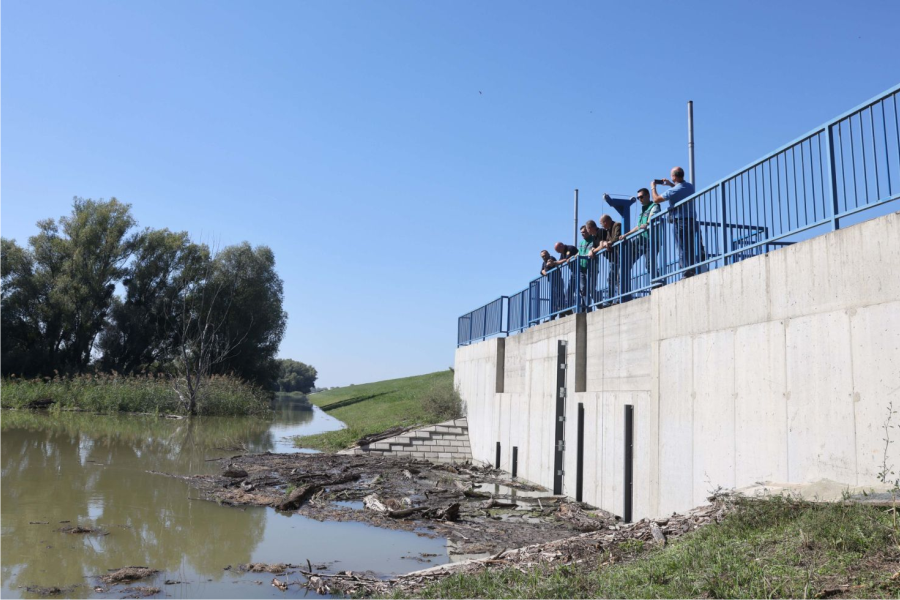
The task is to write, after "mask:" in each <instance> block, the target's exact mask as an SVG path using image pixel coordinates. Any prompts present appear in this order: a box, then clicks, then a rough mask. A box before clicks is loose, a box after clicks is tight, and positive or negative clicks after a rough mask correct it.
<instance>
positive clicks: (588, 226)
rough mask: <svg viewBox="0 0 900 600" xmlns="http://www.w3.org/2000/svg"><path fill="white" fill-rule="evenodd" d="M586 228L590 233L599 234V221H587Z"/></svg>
mask: <svg viewBox="0 0 900 600" xmlns="http://www.w3.org/2000/svg"><path fill="white" fill-rule="evenodd" d="M584 228H585V230H586V231H587V232H588V235H597V231H598V230H597V223H595V222H594V220H593V219H591V220H590V221H588V222H587V223H585V224H584Z"/></svg>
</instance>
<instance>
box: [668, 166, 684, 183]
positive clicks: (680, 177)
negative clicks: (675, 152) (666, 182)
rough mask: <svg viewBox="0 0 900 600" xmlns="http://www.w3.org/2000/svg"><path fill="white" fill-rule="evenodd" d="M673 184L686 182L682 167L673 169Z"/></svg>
mask: <svg viewBox="0 0 900 600" xmlns="http://www.w3.org/2000/svg"><path fill="white" fill-rule="evenodd" d="M671 179H672V183H681V182H682V181H684V169H682V168H681V167H675V168H674V169H672V174H671Z"/></svg>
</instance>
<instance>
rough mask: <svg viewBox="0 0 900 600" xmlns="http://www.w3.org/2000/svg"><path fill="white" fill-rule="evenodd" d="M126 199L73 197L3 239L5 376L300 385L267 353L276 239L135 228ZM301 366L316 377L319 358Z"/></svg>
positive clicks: (277, 328)
mask: <svg viewBox="0 0 900 600" xmlns="http://www.w3.org/2000/svg"><path fill="white" fill-rule="evenodd" d="M130 208H131V207H130V205H128V204H123V203H121V202H119V201H117V200H115V199H111V200H109V201H94V200H84V199H79V198H76V199H75V201H74V204H73V209H72V213H71V214H70V215H69V216H65V217H61V218H60V219H59V220H54V219H47V220H44V221H40V222H38V224H37V227H38V232H37V235H34V236H32V237H30V238H29V239H28V245H27V247H22V246H20V245H18V244H17V243H16V242H15V241H14V240H8V239H3V240H2V286H3V289H2V306H0V310H2V329H0V330H2V341H0V343H2V373H3V375H4V376H9V375H11V374H15V375H17V376H19V377H34V376H49V375H53V374H55V373H58V374H61V375H77V374H82V373H90V372H116V373H120V374H136V373H164V372H174V373H179V372H180V373H181V375H182V376H183V377H184V378H185V380H187V376H188V375H189V374H191V373H198V374H201V375H204V376H206V375H213V374H231V375H235V376H237V377H240V378H242V379H245V380H247V381H250V382H253V383H255V384H257V385H261V386H264V387H266V388H270V389H271V388H275V389H278V388H279V387H280V386H281V384H282V380H283V379H285V380H286V385H300V386H306V385H307V381H308V379H309V377H308V375H309V374H308V373H307V374H306V378H304V375H303V374H302V373H299V372H297V373H295V371H297V369H296V368H295V369H294V370H293V371H290V370H288V371H285V368H284V366H283V361H279V360H276V359H275V354H276V353H277V351H278V346H279V344H280V343H281V339H282V337H283V335H284V331H285V325H286V323H287V313H285V311H284V309H283V308H282V301H283V296H284V291H283V284H282V280H281V278H280V277H279V276H278V274H277V273H276V271H275V256H274V254H273V253H272V250H271V249H269V248H268V247H266V246H257V247H255V248H254V247H252V246H251V245H250V244H249V243H247V242H244V243H241V244H237V245H234V246H226V247H224V248H221V249H217V248H211V247H210V246H209V245H207V244H204V243H196V242H193V241H192V240H191V239H190V237H189V236H188V234H187V233H185V232H172V231H169V230H168V229H150V228H145V229H140V230H137V223H136V222H135V220H134V218H133V217H132V215H131V210H130ZM289 362H292V363H293V361H289ZM296 364H301V363H296ZM302 366H303V367H306V369H307V370H310V369H311V371H312V380H311V381H308V387H312V385H313V384H314V382H315V369H312V368H311V367H307V366H306V365H302Z"/></svg>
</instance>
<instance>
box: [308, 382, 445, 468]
mask: <svg viewBox="0 0 900 600" xmlns="http://www.w3.org/2000/svg"><path fill="white" fill-rule="evenodd" d="M307 398H308V399H309V401H310V402H311V403H312V404H314V405H315V406H318V407H319V408H321V409H322V410H323V411H325V412H327V413H328V414H329V415H331V416H333V417H335V418H336V419H339V420H340V421H342V422H343V423H344V424H345V425H346V427H345V428H344V429H340V430H337V431H329V432H326V433H319V434H315V435H308V436H298V437H295V438H294V445H295V446H297V447H300V448H312V449H314V450H321V451H323V452H337V451H339V450H344V449H346V448H350V447H352V446H354V445H355V444H356V442H357V441H358V440H359V439H360V438H363V437H365V436H368V435H372V434H376V433H381V432H384V431H388V430H392V429H402V428H414V427H426V426H429V425H435V424H437V423H440V422H442V421H446V420H448V419H453V418H458V417H461V416H462V412H461V410H462V401H461V400H460V399H459V394H458V393H457V392H456V390H455V389H454V387H453V371H452V370H449V369H448V370H446V371H438V372H435V373H427V374H424V375H415V376H413V377H403V378H399V379H386V380H383V381H375V382H372V383H365V384H360V385H351V386H346V387H342V388H333V389H330V390H327V391H324V392H318V393H315V394H310V395H309V396H307Z"/></svg>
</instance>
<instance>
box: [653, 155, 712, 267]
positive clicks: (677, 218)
mask: <svg viewBox="0 0 900 600" xmlns="http://www.w3.org/2000/svg"><path fill="white" fill-rule="evenodd" d="M671 177H672V179H671V180H669V179H661V180H656V179H654V180H653V182H651V183H650V191H651V195H652V196H653V202H655V203H656V204H662V202H663V201H666V200H667V201H668V202H669V206H668V210H669V211H670V212H669V221H670V222H671V223H673V224H674V229H675V245H676V246H678V268H679V269H687V270H686V271H685V272H684V277H693V276H694V273H695V271H694V269H693V268H688V267H693V266H694V265H695V264H697V263H698V262H703V261H705V260H706V249H705V248H704V247H703V238H702V237H701V236H700V225H699V223H697V212H696V211H695V210H694V206H693V204H691V203H688V204H682V205H681V206H678V207H675V205H676V204H678V203H679V202H681V201H682V200H684V199H685V198H688V197H690V196H693V195H694V185H693V184H692V183H691V182H689V181H685V180H684V169H682V168H681V167H675V168H674V169H672V173H671ZM657 182H659V184H660V185H667V186H669V187H671V188H672V189H670V190H667V191H666V192H664V193H663V194H662V195H660V194H658V193H656V186H657ZM673 207H674V208H673Z"/></svg>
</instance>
